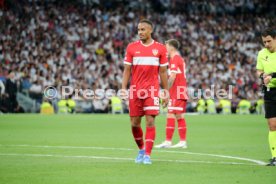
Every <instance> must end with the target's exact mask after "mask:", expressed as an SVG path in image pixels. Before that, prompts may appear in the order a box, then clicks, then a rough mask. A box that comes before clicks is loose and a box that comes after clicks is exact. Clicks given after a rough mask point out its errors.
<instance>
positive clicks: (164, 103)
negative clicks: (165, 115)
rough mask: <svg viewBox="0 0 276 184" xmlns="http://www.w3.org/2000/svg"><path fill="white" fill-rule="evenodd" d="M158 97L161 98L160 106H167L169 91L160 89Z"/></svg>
mask: <svg viewBox="0 0 276 184" xmlns="http://www.w3.org/2000/svg"><path fill="white" fill-rule="evenodd" d="M160 97H161V99H162V107H163V108H166V107H167V106H168V103H169V99H170V93H169V91H167V90H164V91H162V93H161V96H160Z"/></svg>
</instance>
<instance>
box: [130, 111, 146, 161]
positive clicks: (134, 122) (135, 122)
mask: <svg viewBox="0 0 276 184" xmlns="http://www.w3.org/2000/svg"><path fill="white" fill-rule="evenodd" d="M141 119H142V117H140V116H135V117H130V121H131V129H132V135H133V137H134V140H135V142H136V144H137V146H138V148H139V153H138V156H137V157H136V159H135V163H142V162H143V159H144V155H145V149H144V139H143V130H142V128H141Z"/></svg>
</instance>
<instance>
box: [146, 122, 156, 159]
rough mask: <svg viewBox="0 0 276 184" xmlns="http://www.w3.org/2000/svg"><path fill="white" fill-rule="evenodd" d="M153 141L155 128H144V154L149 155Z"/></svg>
mask: <svg viewBox="0 0 276 184" xmlns="http://www.w3.org/2000/svg"><path fill="white" fill-rule="evenodd" d="M154 140H155V126H153V127H147V128H146V150H145V154H146V155H150V154H151V150H152V147H153V143H154Z"/></svg>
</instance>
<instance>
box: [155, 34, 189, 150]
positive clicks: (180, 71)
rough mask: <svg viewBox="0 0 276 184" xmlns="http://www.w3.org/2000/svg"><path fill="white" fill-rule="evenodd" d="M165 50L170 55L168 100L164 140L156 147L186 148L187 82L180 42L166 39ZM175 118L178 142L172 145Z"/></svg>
mask: <svg viewBox="0 0 276 184" xmlns="http://www.w3.org/2000/svg"><path fill="white" fill-rule="evenodd" d="M166 47H167V51H168V54H169V57H170V67H169V72H170V77H169V82H168V83H169V84H168V86H169V90H170V100H169V105H168V114H167V125H166V140H165V141H164V142H163V143H161V144H160V145H157V146H155V147H156V148H169V147H171V148H187V143H186V132H187V128H186V121H185V119H184V113H185V111H186V102H187V100H188V93H187V83H186V75H185V61H184V59H183V58H182V57H181V56H180V55H179V52H178V49H179V47H180V44H179V42H178V41H177V40H175V39H171V40H168V41H166ZM175 120H177V122H178V133H179V137H180V141H179V143H177V144H176V145H173V146H172V137H173V133H174V129H175Z"/></svg>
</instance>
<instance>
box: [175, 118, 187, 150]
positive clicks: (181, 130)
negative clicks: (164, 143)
mask: <svg viewBox="0 0 276 184" xmlns="http://www.w3.org/2000/svg"><path fill="white" fill-rule="evenodd" d="M175 118H176V120H177V123H178V134H179V139H180V141H179V143H177V144H176V145H173V146H171V148H187V142H186V133H187V125H186V121H185V119H184V113H181V114H175Z"/></svg>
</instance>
